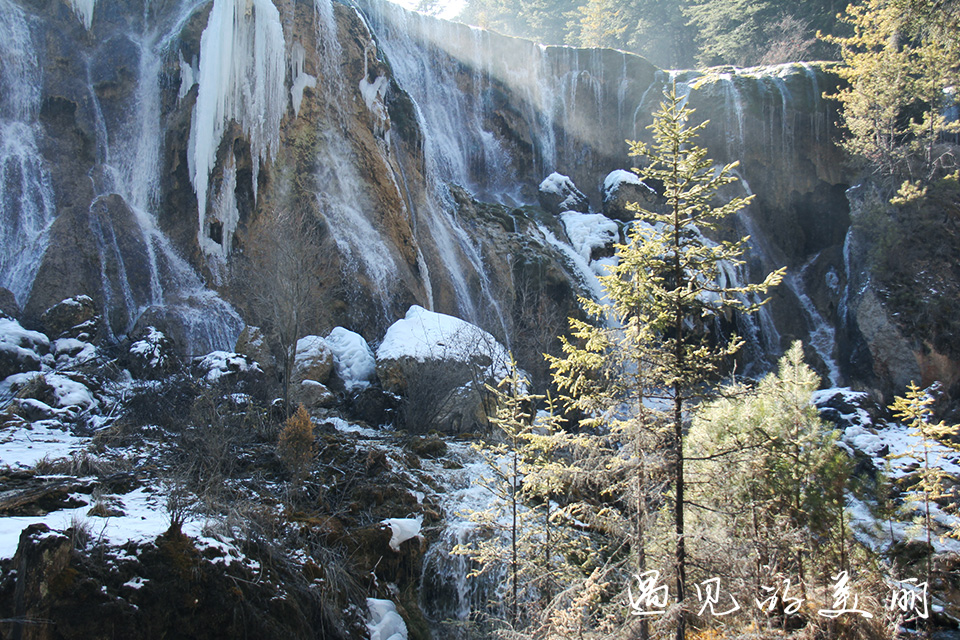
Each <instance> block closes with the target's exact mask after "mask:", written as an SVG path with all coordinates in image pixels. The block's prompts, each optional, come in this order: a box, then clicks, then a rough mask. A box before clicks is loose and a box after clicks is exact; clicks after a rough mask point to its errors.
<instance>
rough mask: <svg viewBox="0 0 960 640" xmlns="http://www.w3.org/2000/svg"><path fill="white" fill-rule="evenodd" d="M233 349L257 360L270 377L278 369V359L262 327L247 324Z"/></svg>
mask: <svg viewBox="0 0 960 640" xmlns="http://www.w3.org/2000/svg"><path fill="white" fill-rule="evenodd" d="M233 350H234V351H236V352H237V353H240V354H242V355H245V356H247V358H249V359H250V360H253V361H254V362H256V363H257V364H258V365H259V366H260V368H261V369H263V372H264V373H265V374H267V376H268V377H270V376H271V375H272V374H273V373H274V372H275V371H276V367H277V360H276V358H274V356H273V353H272V352H271V351H270V347H269V346H268V345H267V337H266V336H265V335H264V334H263V330H262V329H261V328H260V327H254V326H251V325H247V326H245V327H244V328H243V331H241V332H240V336H239V337H238V338H237V344H236V346H234V348H233Z"/></svg>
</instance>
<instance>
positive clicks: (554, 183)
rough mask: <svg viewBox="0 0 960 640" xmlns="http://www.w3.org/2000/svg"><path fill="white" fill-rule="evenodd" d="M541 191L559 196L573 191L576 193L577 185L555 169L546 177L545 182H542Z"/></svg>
mask: <svg viewBox="0 0 960 640" xmlns="http://www.w3.org/2000/svg"><path fill="white" fill-rule="evenodd" d="M540 191H543V192H544V193H555V194H557V195H558V196H562V195H564V194H567V193H571V192H574V193H575V192H576V191H577V187H576V185H574V184H573V180H571V179H570V178H568V177H567V176H565V175H563V174H560V173H557V172H556V171H554V172H553V173H551V174H550V175H548V176H547V177H546V178H544V179H543V182H541V183H540Z"/></svg>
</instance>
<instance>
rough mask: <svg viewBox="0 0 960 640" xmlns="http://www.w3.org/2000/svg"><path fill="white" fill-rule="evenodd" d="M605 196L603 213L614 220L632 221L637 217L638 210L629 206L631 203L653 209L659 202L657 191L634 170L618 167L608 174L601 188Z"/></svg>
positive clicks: (603, 196) (601, 192) (601, 193)
mask: <svg viewBox="0 0 960 640" xmlns="http://www.w3.org/2000/svg"><path fill="white" fill-rule="evenodd" d="M600 195H601V196H602V198H603V215H605V216H607V217H608V218H613V219H614V220H620V221H622V222H630V221H631V220H634V219H635V218H636V217H637V214H636V212H634V211H631V210H630V209H628V208H627V205H628V204H630V203H636V204H639V205H640V206H641V207H644V208H645V209H652V208H653V206H654V204H656V202H657V193H656V192H655V191H654V190H653V189H651V188H650V187H649V186H648V185H647V184H645V183H644V182H643V181H641V180H640V176H638V175H637V174H635V173H634V172H632V171H625V170H623V169H617V170H616V171H611V172H610V173H609V174H607V177H606V178H605V179H604V180H603V185H602V186H601V188H600Z"/></svg>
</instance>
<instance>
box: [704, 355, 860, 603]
mask: <svg viewBox="0 0 960 640" xmlns="http://www.w3.org/2000/svg"><path fill="white" fill-rule="evenodd" d="M819 384H820V380H819V379H818V378H817V376H816V374H815V373H814V372H813V371H812V370H811V369H810V368H809V367H808V366H807V365H806V364H804V362H803V350H802V348H801V345H800V343H799V342H796V343H794V344H793V346H792V347H791V348H790V349H789V350H788V351H787V353H786V354H785V355H784V356H783V358H782V359H781V360H780V366H779V371H778V372H777V373H776V374H770V375H768V376H767V377H765V378H764V379H763V380H761V381H760V383H759V384H757V385H756V386H755V387H745V386H743V385H732V386H730V387H728V388H727V389H725V391H724V396H725V397H722V398H720V399H718V400H715V401H712V402H710V403H709V404H707V405H705V406H704V407H703V408H702V409H701V410H699V411H698V412H697V414H696V416H695V418H694V421H693V425H692V427H691V430H690V434H689V436H688V440H687V443H686V444H687V452H688V454H687V457H688V459H689V460H691V461H692V463H693V464H694V465H695V467H694V469H695V474H694V475H695V477H696V479H697V482H696V483H695V487H696V489H695V490H694V492H693V495H692V496H691V498H692V500H691V503H692V504H695V505H698V506H700V507H701V509H700V510H698V512H697V513H698V518H697V520H698V521H699V522H700V523H701V525H702V528H703V529H704V530H705V535H706V536H707V537H708V538H710V539H711V541H712V542H714V544H716V545H717V546H716V548H711V549H707V550H706V551H707V553H705V554H702V557H704V558H705V562H704V564H706V563H707V562H709V557H710V553H711V552H712V551H715V550H719V549H720V548H722V547H724V546H726V547H727V548H728V553H725V554H722V556H721V555H720V554H717V553H714V554H713V556H712V557H714V558H720V562H729V558H730V557H731V556H742V557H747V556H749V555H751V554H752V555H753V566H752V567H750V569H751V572H752V573H753V576H752V578H753V580H754V582H755V594H752V595H751V597H762V591H761V587H762V586H764V585H766V584H769V578H770V577H771V576H770V573H771V570H772V569H773V568H776V569H777V570H779V571H784V570H786V571H788V572H789V573H788V575H791V576H795V577H798V578H799V579H800V582H799V584H798V585H797V586H798V587H799V588H800V589H803V588H804V578H805V577H806V576H807V575H808V572H807V568H808V565H809V564H810V563H811V562H812V563H814V564H815V565H816V568H818V569H821V570H833V571H836V569H837V567H840V568H841V569H845V568H846V566H845V564H846V563H845V555H846V554H845V551H844V541H845V538H846V531H845V525H844V518H843V508H844V490H845V489H846V488H847V485H848V482H847V481H848V478H849V472H850V470H849V460H848V458H847V456H846V454H845V453H844V452H843V451H842V450H841V449H840V448H838V447H837V446H836V441H837V437H838V434H837V432H836V431H835V430H833V429H828V428H827V427H826V426H825V425H824V424H823V423H822V421H821V420H820V417H819V415H818V412H817V409H816V407H814V406H813V404H812V403H811V396H812V394H813V392H814V391H816V389H817V387H818V386H819ZM814 540H819V541H820V542H821V544H820V546H819V549H820V552H818V553H817V554H812V553H811V551H812V549H813V548H815V545H814V542H813V541H814ZM823 542H829V544H827V545H824V544H823ZM729 546H736V547H740V550H739V553H737V551H736V550H734V549H729ZM829 550H832V551H833V553H828V552H827V551H829ZM729 569H730V567H723V566H720V567H715V571H717V572H720V571H723V572H725V573H729Z"/></svg>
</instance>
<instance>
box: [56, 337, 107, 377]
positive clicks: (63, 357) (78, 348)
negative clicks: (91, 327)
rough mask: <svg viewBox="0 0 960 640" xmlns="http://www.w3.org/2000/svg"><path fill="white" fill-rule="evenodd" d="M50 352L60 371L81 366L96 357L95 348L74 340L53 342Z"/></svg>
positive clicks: (67, 339)
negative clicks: (51, 351)
mask: <svg viewBox="0 0 960 640" xmlns="http://www.w3.org/2000/svg"><path fill="white" fill-rule="evenodd" d="M52 350H53V355H54V357H55V358H56V359H57V367H59V368H61V369H63V368H66V367H74V366H76V365H78V364H83V363H84V362H86V361H88V360H92V359H93V358H94V357H96V355H97V348H96V347H95V346H93V345H92V344H90V343H89V342H84V341H82V340H77V339H76V338H60V339H59V340H54V341H53V344H52Z"/></svg>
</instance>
